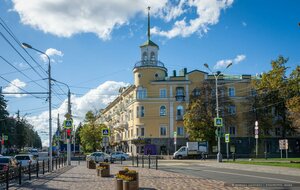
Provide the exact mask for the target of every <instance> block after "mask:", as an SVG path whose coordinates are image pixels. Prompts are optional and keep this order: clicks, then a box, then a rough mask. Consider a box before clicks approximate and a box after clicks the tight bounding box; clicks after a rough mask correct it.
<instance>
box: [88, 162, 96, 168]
mask: <svg viewBox="0 0 300 190" xmlns="http://www.w3.org/2000/svg"><path fill="white" fill-rule="evenodd" d="M87 168H88V169H96V162H95V161H93V160H89V161H87Z"/></svg>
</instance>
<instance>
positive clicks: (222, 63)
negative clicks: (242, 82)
mask: <svg viewBox="0 0 300 190" xmlns="http://www.w3.org/2000/svg"><path fill="white" fill-rule="evenodd" d="M245 59H246V55H243V54H241V55H237V56H236V57H235V58H234V59H225V60H220V61H218V62H217V64H216V65H215V66H214V69H221V68H225V67H227V65H229V64H230V63H233V64H239V63H240V62H242V61H244V60H245Z"/></svg>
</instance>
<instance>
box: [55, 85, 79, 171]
mask: <svg viewBox="0 0 300 190" xmlns="http://www.w3.org/2000/svg"><path fill="white" fill-rule="evenodd" d="M52 80H53V81H55V82H57V83H60V84H63V85H65V86H66V87H67V88H68V115H69V117H71V116H72V113H71V91H70V87H69V85H67V84H66V83H63V82H60V81H57V80H55V79H52ZM71 118H72V117H71ZM74 147H75V146H74ZM67 161H68V165H69V166H70V165H71V144H70V139H67Z"/></svg>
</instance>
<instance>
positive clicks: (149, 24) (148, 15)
mask: <svg viewBox="0 0 300 190" xmlns="http://www.w3.org/2000/svg"><path fill="white" fill-rule="evenodd" d="M149 40H150V6H149V7H148V41H149Z"/></svg>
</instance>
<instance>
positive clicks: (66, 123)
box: [64, 119, 73, 129]
mask: <svg viewBox="0 0 300 190" xmlns="http://www.w3.org/2000/svg"><path fill="white" fill-rule="evenodd" d="M72 127H73V121H72V120H71V119H68V120H64V128H66V129H71V128H72Z"/></svg>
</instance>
